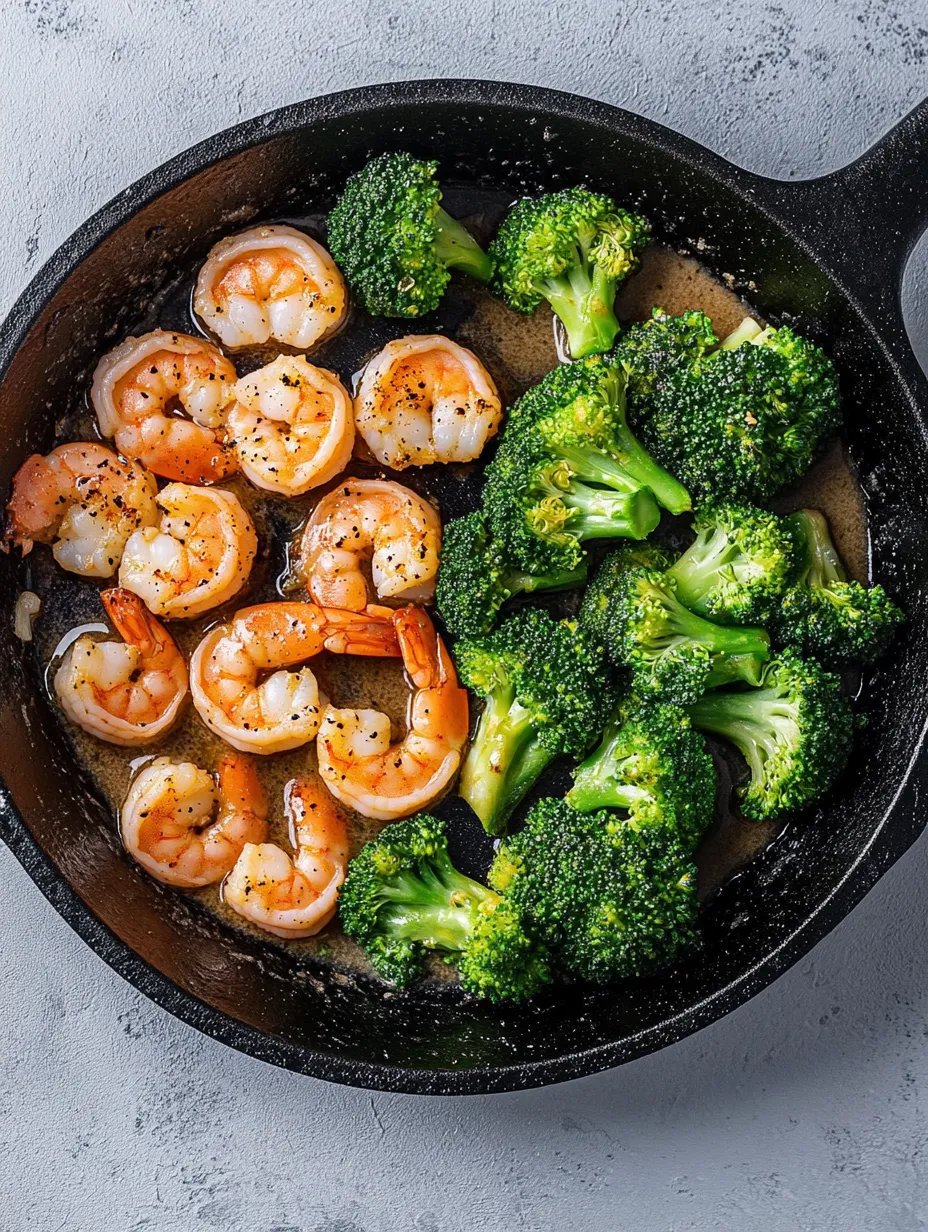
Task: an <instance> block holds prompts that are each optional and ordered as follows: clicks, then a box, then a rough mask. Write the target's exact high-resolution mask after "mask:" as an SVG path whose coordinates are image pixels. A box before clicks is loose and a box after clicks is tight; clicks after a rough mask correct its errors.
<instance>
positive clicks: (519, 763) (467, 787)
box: [458, 689, 553, 835]
mask: <svg viewBox="0 0 928 1232" xmlns="http://www.w3.org/2000/svg"><path fill="white" fill-rule="evenodd" d="M552 757H553V754H552V753H550V752H548V750H547V749H545V748H544V747H543V746H542V745H541V744H539V743H538V740H537V737H536V732H535V725H534V723H533V722H532V720H531V718H530V715H529V711H527V710H526V709H524V707H522V706H520V705H519V703H518V702H517V701H516V700H515V698H514V696H513V694H512V692H511V691H510V690H505V689H500V690H497V691H495V692H493V693H491V694H490V696H489V697H488V698H487V701H486V706H485V708H484V711H483V714H482V715H481V716H480V723H479V725H478V727H477V734H476V736H475V737H474V741H473V743H472V744H471V746H470V751H469V752H468V754H467V757H466V758H465V759H464V766H463V769H462V770H461V781H460V785H459V787H458V793H459V795H461V796H462V797H463V798H464V799H465V800H466V801H467V803H468V804H469V805H470V806H471V808H472V809H473V810H474V812H475V813H476V814H477V816H478V817H479V818H480V820H481V822H482V823H483V828H484V829H485V830H486V832H487V833H488V834H492V835H500V834H503V833H504V832H505V828H506V822H507V821H508V819H509V816H510V814H511V813H512V810H513V809H514V808H515V807H516V805H517V804H518V803H519V801H520V800H521V799H522V797H523V796H524V795H525V793H526V792H527V791H528V790H529V788H530V787H531V786H532V784H533V783H534V782H535V780H536V779H537V778H538V776H539V774H541V772H542V770H544V768H545V766H547V765H548V763H549V762H550V761H551V759H552Z"/></svg>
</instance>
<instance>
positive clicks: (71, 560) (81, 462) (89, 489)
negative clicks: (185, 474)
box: [3, 442, 158, 578]
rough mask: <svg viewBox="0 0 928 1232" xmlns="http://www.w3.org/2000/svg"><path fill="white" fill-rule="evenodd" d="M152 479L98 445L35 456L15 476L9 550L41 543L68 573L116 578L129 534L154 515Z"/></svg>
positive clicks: (24, 549)
mask: <svg viewBox="0 0 928 1232" xmlns="http://www.w3.org/2000/svg"><path fill="white" fill-rule="evenodd" d="M156 492H157V485H156V483H155V479H154V476H153V475H149V474H148V472H147V471H145V470H143V468H142V467H141V466H137V465H136V464H135V463H132V462H124V461H123V460H122V459H121V458H118V457H117V456H116V454H115V453H113V451H112V449H107V448H106V446H105V445H97V444H95V443H91V442H87V443H78V444H70V445H59V446H58V448H57V449H53V450H52V452H51V453H50V454H47V455H46V456H45V457H43V456H42V455H41V454H37V453H36V454H33V455H32V457H30V458H27V459H26V461H25V462H24V463H23V464H22V466H21V467H20V468H19V470H18V471H17V472H16V474H15V475H14V476H13V491H12V494H11V496H10V499H9V503H8V504H7V530H6V537H5V539H4V543H3V546H4V550H8V548H9V545H10V544H11V543H12V544H14V545H15V546H16V547H18V548H21V549H22V553H23V555H24V556H25V555H27V554H28V553H29V552H30V551H31V550H32V545H33V543H35V542H38V543H50V544H52V545H53V546H52V554H53V556H54V557H55V560H57V562H58V564H59V565H61V567H62V568H63V569H67V570H68V572H69V573H79V574H80V575H81V576H82V577H101V578H106V577H112V575H113V574H114V573H115V572H116V570H117V568H118V567H119V562H120V560H121V559H122V553H123V548H124V547H125V545H126V540H127V539H128V538H129V536H130V535H131V534H132V532H133V531H134V530H136V529H138V528H139V527H143V526H151V525H152V524H153V523H154V522H155V520H156V518H157V516H158V511H157V509H156V508H155V495H156Z"/></svg>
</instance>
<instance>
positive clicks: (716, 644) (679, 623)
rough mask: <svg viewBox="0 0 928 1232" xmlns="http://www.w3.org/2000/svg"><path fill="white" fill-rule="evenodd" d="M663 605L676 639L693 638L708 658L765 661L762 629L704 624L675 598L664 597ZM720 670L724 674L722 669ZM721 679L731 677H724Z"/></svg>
mask: <svg viewBox="0 0 928 1232" xmlns="http://www.w3.org/2000/svg"><path fill="white" fill-rule="evenodd" d="M665 602H666V607H667V611H668V615H669V617H670V624H671V628H672V631H673V634H674V635H675V636H678V637H686V638H692V640H693V641H695V642H700V643H701V644H702V645H703V646H705V647H706V649H707V650H708V651H709V652H710V653H711V654H717V655H724V656H726V657H727V658H730V659H738V658H759V659H761V660H764V659H766V658H767V657H768V655H769V653H770V639H769V638H768V636H767V634H766V633H765V632H764V631H763V629H743V628H737V627H732V626H729V625H717V624H714V623H713V622H712V621H711V620H703V618H702V617H701V616H697V615H696V613H695V612H691V611H690V610H689V609H688V608H685V607H684V606H683V604H682V603H680V602H679V600H678V599H677V598H676V596H675V595H667V596H666V600H665ZM716 670H719V669H716ZM721 670H724V667H723V668H722V669H721ZM724 679H730V677H728V676H725V677H724Z"/></svg>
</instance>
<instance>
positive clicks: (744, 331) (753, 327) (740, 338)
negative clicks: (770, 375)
mask: <svg viewBox="0 0 928 1232" xmlns="http://www.w3.org/2000/svg"><path fill="white" fill-rule="evenodd" d="M763 332H764V331H763V330H762V329H761V327H760V326H759V325H758V324H757V322H756V321H755V320H754V318H753V317H745V318H744V320H743V321H742V322H741V324H740V325H739V326H738V328H737V329H736V330H733V331H732V333H730V334H729V335H728V337H727V338H723V339H722V341H721V342H720V343H719V347H718V349H719V350H720V351H735V350H737V349H738V347H739V346H741V344H742V343H743V342H753V341H754V339H755V338H757V337H758V336H759V335H760V334H762V333H763Z"/></svg>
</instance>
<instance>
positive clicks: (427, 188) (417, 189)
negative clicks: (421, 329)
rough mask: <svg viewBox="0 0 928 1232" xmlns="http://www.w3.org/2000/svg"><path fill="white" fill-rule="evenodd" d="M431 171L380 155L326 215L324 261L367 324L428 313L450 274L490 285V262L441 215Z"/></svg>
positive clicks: (428, 165) (430, 165)
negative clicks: (331, 261) (338, 274)
mask: <svg viewBox="0 0 928 1232" xmlns="http://www.w3.org/2000/svg"><path fill="white" fill-rule="evenodd" d="M437 168H438V163H436V162H428V161H422V160H420V159H417V158H414V157H413V156H412V155H411V154H381V155H380V156H379V157H377V158H374V159H372V160H371V162H369V163H368V164H367V166H366V167H364V168H363V169H362V170H361V171H359V172H358V173H357V174H356V175H353V176H352V177H351V179H350V180H349V181H348V183H347V184H346V185H345V190H344V192H343V193H342V195H341V197H340V198H339V200H338V201H337V202H336V204H335V207H334V208H333V210H332V212H331V213H330V214H329V221H328V238H329V246H330V248H331V250H332V255H333V256H334V258H335V260H336V261H337V262H338V265H339V267H340V268H341V270H342V272H343V273H344V275H345V278H346V279H347V281H348V285H349V286H350V287H351V289H352V291H353V292H354V293H355V295H356V296H357V297H358V299H359V300H360V301H361V303H362V304H363V305H364V307H365V308H366V309H367V311H368V312H370V313H371V314H372V315H374V316H381V317H419V316H422V314H423V313H425V312H431V311H433V310H434V309H435V308H437V307H438V304H439V302H440V300H441V297H442V296H443V295H444V293H445V287H446V286H447V285H448V279H449V278H450V276H451V275H450V274H449V272H448V271H449V269H452V268H453V269H460V270H463V271H464V272H465V273H468V274H471V275H472V276H473V277H474V278H478V279H480V281H481V282H488V281H489V279H490V274H491V272H492V266H491V263H490V258H489V257H488V256H487V254H486V253H485V252H484V251H483V249H482V248H481V247H480V245H479V244H478V243H477V241H476V240H475V239H474V238H473V237H472V236H471V235H470V233H469V232H468V231H466V230H465V228H464V227H463V226H462V225H461V223H459V222H458V221H457V220H456V219H454V218H452V217H451V216H450V215H449V214H447V213H446V212H445V211H444V210H443V209H442V207H441V204H440V203H441V188H440V187H439V184H438V181H437V180H436V178H435V173H436V170H437Z"/></svg>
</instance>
